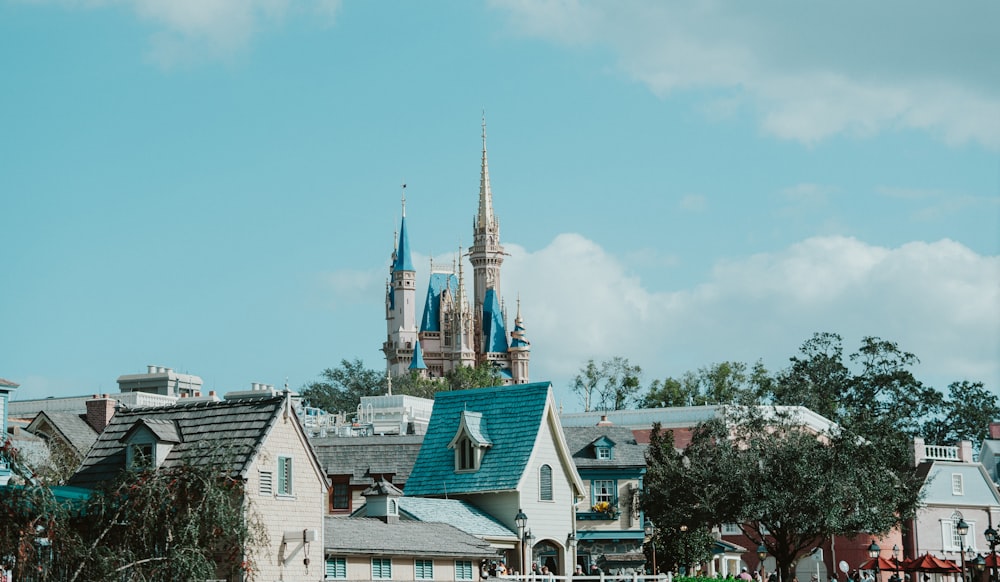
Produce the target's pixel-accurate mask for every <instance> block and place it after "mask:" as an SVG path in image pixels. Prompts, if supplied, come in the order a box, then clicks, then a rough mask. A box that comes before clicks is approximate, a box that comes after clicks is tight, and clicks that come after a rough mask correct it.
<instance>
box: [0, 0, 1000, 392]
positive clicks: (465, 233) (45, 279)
mask: <svg viewBox="0 0 1000 582" xmlns="http://www.w3.org/2000/svg"><path fill="white" fill-rule="evenodd" d="M998 21H1000V5H998V4H996V3H994V2H986V1H983V2H968V3H964V4H963V5H962V7H961V9H954V8H952V7H951V6H949V5H946V4H942V3H933V2H902V1H899V2H895V1H886V2H880V3H877V4H874V5H873V4H871V3H866V2H812V3H778V2H760V3H742V2H735V1H733V2H725V1H722V2H677V3H674V2H659V1H648V2H647V1H638V0H636V1H621V2H604V3H600V2H574V1H569V0H564V1H552V2H544V1H539V2H518V1H515V0H510V1H495V2H485V3H483V2H459V1H455V2H384V3H383V2H379V3H376V2H358V1H349V0H348V1H343V2H340V1H326V2H322V1H307V0H303V1H300V2H290V1H281V0H270V1H263V0H260V1H258V0H176V1H173V2H157V1H153V0H78V1H74V0H30V1H29V0H0V69H2V70H3V71H4V80H3V82H2V85H0V86H2V96H0V103H2V105H3V106H2V107H0V216H2V217H3V218H4V220H3V223H4V228H3V232H4V244H3V245H2V246H0V273H2V281H3V285H2V288H3V292H2V295H0V298H2V301H0V323H2V329H3V333H2V334H0V376H2V377H4V378H8V379H11V380H14V381H15V382H18V383H20V384H21V388H20V389H19V390H18V393H17V396H16V397H17V398H38V397H44V396H61V395H73V394H87V393H93V392H113V391H115V390H116V389H117V385H116V383H115V380H116V378H117V377H118V376H119V375H121V374H126V373H137V372H142V371H144V370H145V366H146V365H148V364H154V365H161V366H167V367H172V368H174V369H176V370H179V371H184V372H189V373H192V374H197V375H199V376H201V377H202V378H203V379H204V380H205V385H206V388H211V389H216V390H219V391H226V390H233V389H245V388H247V387H248V385H249V384H250V383H251V382H264V383H269V384H275V385H282V384H284V382H285V380H286V378H287V381H288V383H289V385H290V386H291V387H292V388H299V387H301V386H303V385H304V384H306V383H308V382H310V381H312V380H314V379H316V378H317V376H318V374H319V373H320V372H321V371H322V370H323V368H325V367H329V366H334V365H336V364H337V363H338V362H339V361H340V360H341V359H345V358H347V359H353V358H362V359H363V360H364V361H365V362H366V363H367V364H368V365H369V366H370V367H373V368H381V367H382V366H383V365H384V360H383V359H382V357H381V352H380V351H379V347H380V345H381V342H382V341H383V339H384V335H385V321H384V286H385V279H386V275H387V267H388V263H389V255H390V252H391V248H392V242H393V232H394V230H396V229H397V228H398V222H399V213H400V201H399V197H400V184H401V183H402V182H406V183H407V185H408V186H407V221H408V229H409V232H410V242H411V245H412V248H413V250H414V252H415V253H416V254H417V256H418V259H417V262H416V264H417V268H418V270H419V271H420V276H421V277H422V278H423V280H426V275H427V265H428V263H429V260H430V257H432V256H433V257H434V259H435V261H448V262H450V260H451V257H452V256H453V254H454V252H455V251H456V250H457V248H458V247H459V246H460V245H461V246H467V245H468V244H469V243H470V242H471V225H472V218H473V215H474V213H475V209H476V203H477V195H478V187H479V158H480V147H481V138H480V123H481V117H482V115H483V110H485V112H486V119H487V133H488V144H489V158H490V172H491V179H492V185H493V191H494V197H495V209H496V212H497V214H498V215H499V217H500V220H501V239H502V241H503V242H504V244H505V246H506V247H507V250H508V252H509V253H510V256H509V257H508V258H507V261H506V262H505V263H504V269H503V274H502V294H503V296H504V297H505V299H506V301H507V303H508V305H513V303H514V301H515V300H516V299H517V297H518V296H520V298H521V302H522V313H523V315H524V319H525V325H526V327H527V330H528V338H529V339H530V340H531V341H532V348H533V352H532V363H531V370H532V372H531V375H532V379H533V380H551V381H552V382H553V383H554V384H555V385H556V388H557V395H558V396H559V398H560V400H561V402H562V404H563V405H564V406H565V408H566V409H568V410H576V409H579V408H580V403H579V401H578V400H577V399H576V398H575V397H574V396H573V395H571V394H569V392H568V391H567V389H566V387H567V386H568V384H569V382H570V380H571V378H572V377H573V375H574V374H575V373H576V371H577V370H578V369H579V368H580V367H581V366H582V365H583V364H584V363H585V362H586V360H587V359H588V358H595V359H597V360H602V359H606V358H610V357H612V356H625V357H628V358H630V359H631V360H632V362H633V363H636V364H639V365H641V366H642V368H643V370H644V381H645V382H646V383H648V382H649V381H651V380H653V379H656V378H660V379H662V378H664V377H666V376H678V375H680V374H683V373H684V372H685V371H687V370H694V369H697V368H699V367H701V366H705V365H708V364H711V363H714V362H720V361H724V360H740V361H749V362H753V361H756V360H758V359H760V360H761V361H763V363H764V364H765V365H766V366H767V367H768V368H770V369H779V368H781V367H783V366H784V365H785V364H786V362H787V359H788V357H790V356H792V355H794V354H795V352H796V350H797V348H798V346H799V345H801V343H802V342H803V341H804V340H806V339H808V338H809V337H810V336H811V335H812V333H813V332H819V331H830V332H836V333H840V334H841V335H842V336H843V337H844V340H845V348H846V350H847V351H852V350H853V349H854V348H856V347H857V346H858V345H859V343H860V339H861V338H862V337H863V336H866V335H875V336H879V337H882V338H884V339H889V340H893V341H896V342H898V343H899V344H900V346H901V347H902V348H903V349H905V350H907V351H910V352H913V353H915V354H916V355H917V356H918V357H919V358H920V359H921V364H920V365H919V367H918V368H917V370H916V372H917V375H918V377H919V378H921V379H922V380H924V381H925V382H927V383H930V384H932V385H935V386H937V387H938V388H939V389H942V390H944V389H945V388H946V386H947V384H948V383H950V382H952V381H956V380H964V379H969V380H981V381H984V382H986V384H987V386H988V387H989V388H990V389H992V390H994V391H996V392H997V393H998V394H1000V61H998V60H997V59H996V55H997V54H1000V37H998V36H997V35H996V34H995V31H993V30H992V27H993V26H994V24H995V23H996V22H998Z"/></svg>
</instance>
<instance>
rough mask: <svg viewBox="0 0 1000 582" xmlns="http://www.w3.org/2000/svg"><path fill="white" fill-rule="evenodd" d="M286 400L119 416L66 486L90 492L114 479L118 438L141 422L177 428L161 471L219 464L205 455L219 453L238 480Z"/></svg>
mask: <svg viewBox="0 0 1000 582" xmlns="http://www.w3.org/2000/svg"><path fill="white" fill-rule="evenodd" d="M284 400H285V398H284V396H273V397H266V398H246V399H240V400H225V401H222V402H214V401H207V400H206V401H197V402H189V403H188V402H183V401H181V403H178V404H175V405H172V406H162V407H151V408H136V409H134V410H118V411H117V412H116V413H115V415H114V416H113V417H112V418H111V423H110V424H108V426H107V427H106V428H105V429H104V432H102V433H101V435H100V436H99V437H98V438H97V442H95V443H94V446H93V447H92V448H91V449H90V452H89V453H88V454H87V457H86V458H85V459H84V460H83V464H82V465H81V466H80V469H78V470H77V472H76V473H75V474H74V475H73V476H72V477H71V478H70V480H69V484H70V485H74V486H78V487H91V488H92V487H96V486H97V485H99V484H101V483H103V482H105V481H108V480H111V479H114V478H115V477H116V476H117V475H118V473H119V472H120V471H121V470H122V469H123V468H124V467H125V447H126V443H123V442H121V438H122V437H123V436H124V435H125V434H126V433H127V432H129V431H130V430H131V429H132V427H133V425H135V424H136V423H137V422H139V421H140V420H141V421H144V422H146V424H147V425H149V424H151V423H159V424H160V425H161V426H166V425H168V424H172V425H174V426H175V427H176V435H177V437H178V439H179V440H180V442H179V443H178V444H176V445H174V446H173V448H172V449H171V451H170V453H169V454H168V455H167V458H166V459H165V460H164V461H163V464H162V465H161V467H170V466H173V465H177V464H180V463H181V462H190V461H200V462H213V461H216V462H218V461H219V460H220V459H219V457H218V456H216V457H214V458H213V457H211V456H206V454H205V453H206V452H212V453H216V452H220V453H222V454H224V455H225V459H224V467H225V468H227V469H228V470H229V471H231V472H232V473H233V474H240V475H242V474H243V472H244V471H245V470H246V469H247V468H248V467H249V464H250V463H251V462H252V461H253V459H254V457H255V456H256V454H257V451H258V450H259V448H260V446H261V444H262V442H263V439H264V437H265V436H266V435H267V433H268V430H269V429H270V427H271V425H272V424H273V423H274V421H275V420H276V419H277V418H278V416H279V415H280V412H281V409H282V404H283V403H284Z"/></svg>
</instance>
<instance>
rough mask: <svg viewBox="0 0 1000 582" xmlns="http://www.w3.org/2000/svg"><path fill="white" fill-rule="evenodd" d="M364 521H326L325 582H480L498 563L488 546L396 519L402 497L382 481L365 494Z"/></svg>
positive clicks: (433, 525)
mask: <svg viewBox="0 0 1000 582" xmlns="http://www.w3.org/2000/svg"><path fill="white" fill-rule="evenodd" d="M364 495H365V496H366V497H367V498H368V501H367V503H366V504H365V509H366V511H367V517H349V518H334V517H328V518H327V519H326V536H325V539H326V545H325V556H324V558H325V560H324V563H325V568H326V570H325V575H326V579H327V580H378V579H392V580H450V581H451V580H463V581H464V580H468V581H473V580H480V579H481V577H480V572H481V566H482V564H483V563H485V562H488V561H490V560H495V559H497V557H498V556H497V551H496V549H495V548H493V547H492V546H490V544H489V543H487V542H485V541H483V540H481V539H479V538H477V537H475V536H472V535H470V534H468V533H465V532H463V531H462V530H460V529H457V528H455V527H454V526H452V525H450V524H447V523H441V522H438V521H433V522H431V521H426V522H425V521H420V520H414V519H401V517H400V508H401V504H400V503H399V502H400V501H401V499H402V495H403V492H402V491H400V490H399V488H397V487H394V486H393V485H392V484H391V483H388V482H387V481H380V482H376V483H375V484H373V485H372V486H371V487H369V488H368V489H366V490H365V492H364Z"/></svg>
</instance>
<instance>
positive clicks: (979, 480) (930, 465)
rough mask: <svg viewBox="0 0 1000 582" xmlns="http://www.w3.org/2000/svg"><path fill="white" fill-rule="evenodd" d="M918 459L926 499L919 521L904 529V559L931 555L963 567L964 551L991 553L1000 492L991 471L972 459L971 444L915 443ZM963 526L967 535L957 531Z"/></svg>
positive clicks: (999, 516)
mask: <svg viewBox="0 0 1000 582" xmlns="http://www.w3.org/2000/svg"><path fill="white" fill-rule="evenodd" d="M913 455H914V463H915V464H916V467H917V471H918V474H919V475H920V476H921V477H922V478H923V481H924V485H923V487H922V488H921V493H922V494H923V499H922V504H921V508H920V510H919V511H918V512H917V516H916V518H915V519H913V520H911V521H910V522H909V523H907V524H906V526H905V527H904V530H903V531H904V537H903V544H904V552H905V555H906V556H907V557H914V556H922V555H924V554H926V553H928V552H930V553H933V554H934V555H936V556H938V557H943V558H947V559H950V560H951V561H953V562H955V563H956V564H959V563H961V562H962V556H961V551H962V549H963V548H965V549H971V550H972V552H973V555H975V554H978V553H988V552H989V551H990V547H989V544H988V543H987V542H986V536H985V535H984V532H985V531H986V529H987V528H989V527H992V528H994V529H997V528H998V527H1000V492H998V491H997V486H996V483H994V482H993V480H992V479H991V478H990V476H989V473H988V471H987V469H986V467H984V466H983V464H982V463H979V462H976V461H975V460H974V459H973V455H972V443H970V442H969V441H962V442H961V443H959V445H958V446H940V445H928V444H925V443H924V440H923V439H921V438H915V439H914V440H913ZM960 521H965V523H966V524H967V525H968V532H966V534H965V535H960V533H959V531H958V528H957V526H958V523H959V522H960Z"/></svg>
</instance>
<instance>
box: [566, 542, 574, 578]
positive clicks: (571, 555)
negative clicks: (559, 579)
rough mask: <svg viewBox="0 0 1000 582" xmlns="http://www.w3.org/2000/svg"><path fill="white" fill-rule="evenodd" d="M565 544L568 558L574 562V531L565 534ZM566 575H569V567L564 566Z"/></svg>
mask: <svg viewBox="0 0 1000 582" xmlns="http://www.w3.org/2000/svg"><path fill="white" fill-rule="evenodd" d="M566 546H567V547H569V559H570V560H572V561H573V564H574V565H575V564H576V532H572V531H571V532H569V535H568V536H566ZM566 575H567V576H568V575H569V567H567V568H566Z"/></svg>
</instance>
